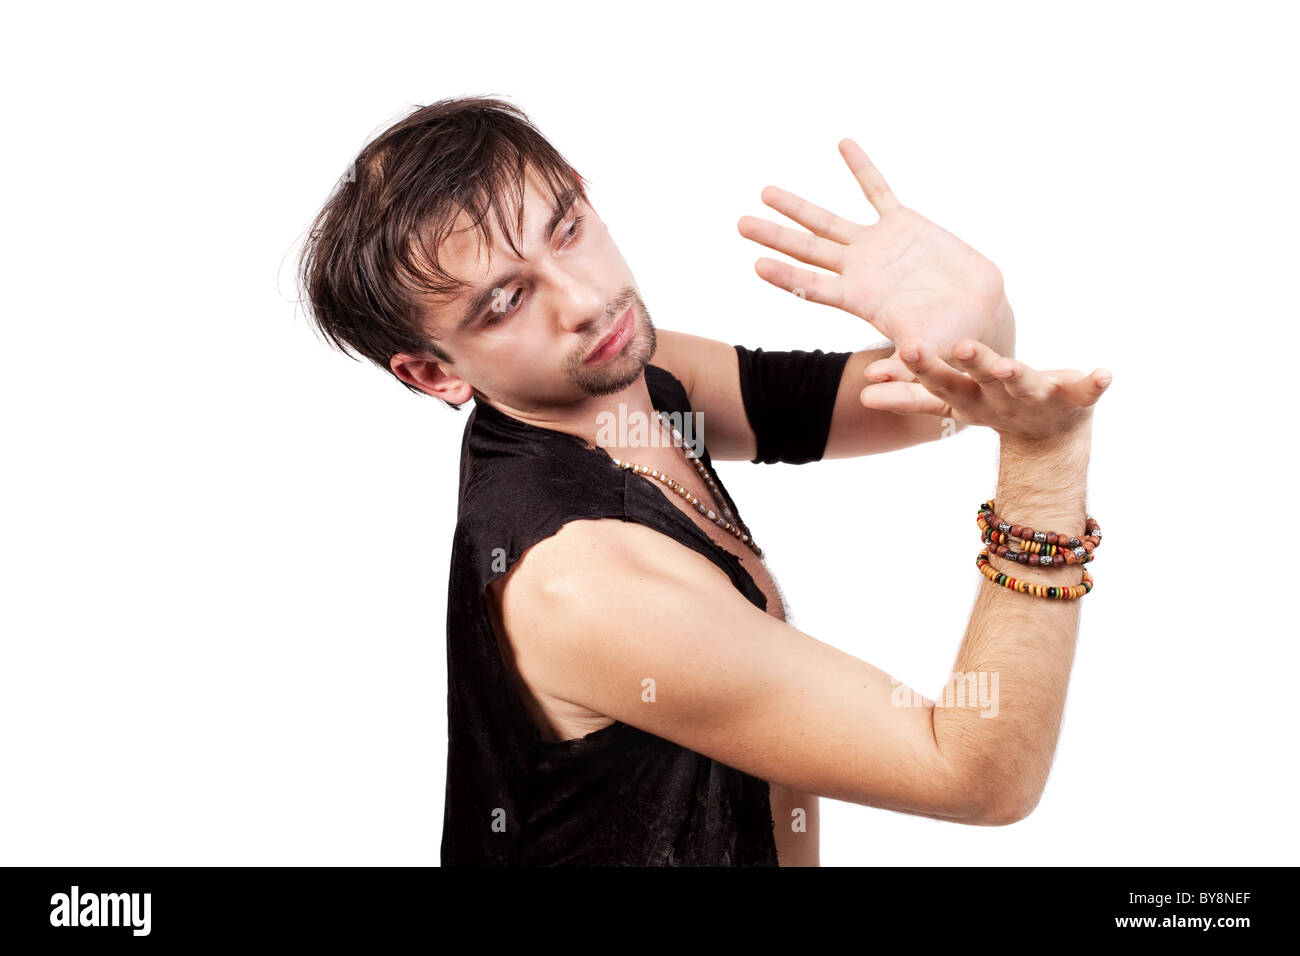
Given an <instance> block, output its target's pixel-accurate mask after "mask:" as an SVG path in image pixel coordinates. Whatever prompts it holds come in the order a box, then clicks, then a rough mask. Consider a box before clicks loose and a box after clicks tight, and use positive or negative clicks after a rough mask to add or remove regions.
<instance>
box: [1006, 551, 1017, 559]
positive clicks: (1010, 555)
mask: <svg viewBox="0 0 1300 956" xmlns="http://www.w3.org/2000/svg"><path fill="white" fill-rule="evenodd" d="M1003 557H1005V558H1006V559H1007V560H1008V561H1015V560H1016V559H1017V558H1019V557H1020V552H1019V551H1008V552H1007V553H1006V554H1005V555H1003Z"/></svg>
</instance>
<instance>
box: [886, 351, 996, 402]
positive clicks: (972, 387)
mask: <svg viewBox="0 0 1300 956" xmlns="http://www.w3.org/2000/svg"><path fill="white" fill-rule="evenodd" d="M898 357H899V358H901V359H902V360H903V362H904V364H906V365H907V367H908V369H909V370H910V371H911V372H912V374H913V375H915V376H916V380H917V382H919V383H920V384H921V385H923V386H924V387H925V389H926V390H927V391H929V392H930V393H932V394H934V395H937V396H938V397H939V398H941V399H943V400H944V401H945V402H948V403H949V404H950V405H954V406H956V407H958V408H968V409H969V408H973V407H974V406H975V405H977V404H979V403H980V402H981V401H982V394H981V391H980V387H979V385H977V384H975V382H974V380H972V379H971V377H970V376H969V375H964V374H962V373H961V372H959V371H957V370H956V369H955V368H953V367H952V366H951V365H949V364H948V363H947V362H945V361H944V360H943V359H941V358H939V356H938V355H937V354H936V353H935V351H934V349H932V348H931V347H930V346H929V345H928V344H927V343H925V342H918V341H916V340H915V339H910V340H908V341H906V342H904V343H903V344H902V345H900V346H899V347H898Z"/></svg>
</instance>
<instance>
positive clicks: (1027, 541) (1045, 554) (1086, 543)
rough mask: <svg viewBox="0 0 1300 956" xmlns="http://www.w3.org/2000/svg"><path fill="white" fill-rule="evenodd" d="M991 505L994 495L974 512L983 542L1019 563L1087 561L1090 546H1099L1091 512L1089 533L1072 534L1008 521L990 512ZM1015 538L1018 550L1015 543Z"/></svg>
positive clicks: (1096, 526)
mask: <svg viewBox="0 0 1300 956" xmlns="http://www.w3.org/2000/svg"><path fill="white" fill-rule="evenodd" d="M993 507H994V502H993V499H989V500H988V501H986V502H984V503H983V504H982V505H980V507H979V511H978V512H977V513H976V515H975V524H976V525H977V526H978V527H979V529H980V531H981V532H983V534H982V537H983V540H984V542H985V544H989V545H993V546H994V547H993V548H992V551H993V553H994V554H996V555H997V556H998V557H1000V558H1007V559H1008V560H1010V561H1017V562H1019V563H1020V564H1041V565H1049V564H1050V565H1057V566H1062V565H1067V564H1087V563H1088V562H1090V561H1091V560H1092V559H1093V550H1094V549H1096V548H1098V547H1100V546H1101V526H1100V525H1098V524H1097V520H1096V519H1095V518H1093V517H1092V515H1088V516H1087V524H1086V527H1087V530H1088V532H1089V533H1088V534H1085V535H1084V536H1083V537H1074V536H1072V535H1066V534H1058V533H1057V532H1055V531H1035V530H1034V529H1033V528H1030V527H1028V526H1024V525H1018V524H1011V523H1010V522H1007V521H1003V520H1001V519H1000V518H999V517H998V516H997V515H996V514H995V513H994V512H993ZM1008 542H1012V545H1011V546H1008ZM1016 542H1018V544H1019V550H1017V547H1016V546H1015V545H1016Z"/></svg>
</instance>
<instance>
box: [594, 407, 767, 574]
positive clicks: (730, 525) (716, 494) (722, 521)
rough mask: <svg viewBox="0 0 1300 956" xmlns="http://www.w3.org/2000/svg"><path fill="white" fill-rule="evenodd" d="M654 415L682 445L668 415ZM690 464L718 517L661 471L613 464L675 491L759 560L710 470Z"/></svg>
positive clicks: (621, 461) (633, 464)
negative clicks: (715, 506) (708, 495)
mask: <svg viewBox="0 0 1300 956" xmlns="http://www.w3.org/2000/svg"><path fill="white" fill-rule="evenodd" d="M655 413H656V414H657V415H658V416H659V423H660V424H661V425H662V426H663V427H664V428H666V429H668V430H670V431H671V432H672V437H673V441H674V444H676V445H680V444H682V443H683V439H682V435H681V432H679V431H678V430H677V428H676V426H675V425H673V424H672V422H671V421H669V420H668V417H667V414H666V413H665V412H662V411H659V409H655ZM686 457H688V458H690V456H689V455H687V456H686ZM691 461H692V462H694V464H695V470H696V471H697V472H699V475H700V478H701V480H703V481H704V484H705V485H706V486H707V487H708V489H709V494H710V495H712V496H713V501H714V503H715V504H716V505H717V506H718V509H719V511H721V512H722V513H721V514H718V513H717V512H715V511H714V510H713V509H712V508H710V507H708V506H707V505H706V504H704V502H702V501H700V499H699V498H697V497H695V496H694V495H693V494H691V493H690V491H688V490H687V489H686V488H684V487H682V486H681V485H680V484H678V483H677V482H675V481H673V480H672V479H671V478H669V477H668V476H667V475H665V474H664V473H663V472H662V471H659V470H658V469H657V468H650V467H648V466H646V465H638V464H637V463H636V462H633V461H626V460H624V459H620V458H615V459H614V464H616V465H618V466H619V467H620V468H626V469H630V470H632V471H635V472H636V473H637V474H641V475H646V476H647V477H650V478H653V479H655V480H656V481H658V482H659V483H660V484H662V485H664V486H665V487H667V488H669V489H670V490H671V491H673V492H675V493H676V494H677V495H678V496H679V497H681V498H684V499H685V500H686V501H688V502H690V503H691V504H693V505H694V506H695V510H696V511H698V512H699V513H700V514H702V515H704V517H706V518H708V519H709V520H710V521H712V522H713V523H714V524H716V525H717V526H718V527H719V528H722V529H723V530H724V531H729V532H731V534H733V535H735V536H736V537H737V538H739V539H740V540H741V541H742V542H743V543H744V544H747V545H748V546H749V549H750V550H751V551H753V552H754V554H755V555H757V556H758V558H759V559H760V560H762V557H763V550H762V548H760V547H759V546H758V545H757V544H755V543H754V539H753V538H752V537H751V536H750V534H749V528H747V527H745V526H744V522H742V521H741V520H740V519H739V518H737V517H736V515H735V514H733V513H732V510H731V509H730V508H729V507H727V504H726V502H724V501H723V500H722V492H721V489H719V488H718V485H717V482H715V481H714V480H713V476H712V475H710V474H709V470H708V469H707V468H706V467H704V462H703V460H702V459H700V458H691Z"/></svg>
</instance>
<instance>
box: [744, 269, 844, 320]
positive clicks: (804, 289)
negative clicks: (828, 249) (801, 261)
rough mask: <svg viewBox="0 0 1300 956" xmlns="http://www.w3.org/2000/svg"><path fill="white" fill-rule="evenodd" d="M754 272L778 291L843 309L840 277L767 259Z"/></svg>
mask: <svg viewBox="0 0 1300 956" xmlns="http://www.w3.org/2000/svg"><path fill="white" fill-rule="evenodd" d="M754 271H755V272H757V273H758V275H759V277H760V278H762V279H764V280H766V281H768V282H770V283H772V285H774V286H776V287H777V288H778V289H784V290H785V291H786V292H792V293H794V294H795V295H796V296H798V297H799V298H801V299H808V300H809V301H811V302H820V303H821V304H822V305H833V306H835V307H836V308H840V307H841V306H840V303H841V302H842V301H843V296H844V293H843V292H842V290H841V289H840V277H839V276H835V275H826V274H825V273H821V272H813V271H811V270H809V269H797V268H795V267H794V266H792V265H790V263H788V262H780V261H778V260H776V259H766V258H764V259H759V260H758V261H757V262H755V263H754Z"/></svg>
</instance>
